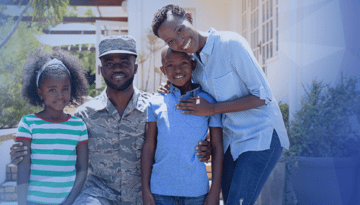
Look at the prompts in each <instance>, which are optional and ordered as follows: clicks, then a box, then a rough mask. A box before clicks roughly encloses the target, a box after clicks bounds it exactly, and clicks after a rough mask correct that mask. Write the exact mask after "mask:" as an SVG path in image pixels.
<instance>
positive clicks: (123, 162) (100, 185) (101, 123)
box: [75, 88, 150, 205]
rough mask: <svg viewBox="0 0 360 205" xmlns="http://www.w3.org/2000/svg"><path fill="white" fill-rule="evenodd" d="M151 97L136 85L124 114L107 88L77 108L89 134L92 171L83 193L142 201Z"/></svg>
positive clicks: (76, 114)
mask: <svg viewBox="0 0 360 205" xmlns="http://www.w3.org/2000/svg"><path fill="white" fill-rule="evenodd" d="M149 97H150V95H149V94H148V93H144V92H142V91H139V90H138V89H136V88H134V94H133V97H132V99H131V100H130V102H129V104H128V105H127V107H126V109H125V111H124V114H123V116H120V115H119V113H118V111H117V110H116V109H115V107H114V105H113V104H112V103H111V101H110V100H109V99H108V97H107V95H106V89H105V90H104V91H103V92H102V93H101V94H100V95H99V96H97V97H95V98H94V99H93V100H91V101H89V102H87V103H85V104H83V105H82V106H80V107H79V108H78V109H77V110H76V111H75V116H77V117H80V118H81V119H83V121H84V122H85V123H86V126H87V129H88V135H89V143H88V146H89V173H88V177H87V179H86V182H85V185H84V189H83V190H82V191H83V192H85V193H87V194H90V195H92V196H96V197H103V198H106V199H109V200H113V201H117V202H118V203H119V204H123V205H125V204H136V205H137V204H142V195H141V171H140V166H141V162H140V156H141V148H142V145H143V143H144V138H145V124H146V106H147V104H148V99H149Z"/></svg>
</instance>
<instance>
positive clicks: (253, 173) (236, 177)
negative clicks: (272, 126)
mask: <svg viewBox="0 0 360 205" xmlns="http://www.w3.org/2000/svg"><path fill="white" fill-rule="evenodd" d="M281 153H282V147H281V144H280V140H279V137H278V135H277V133H276V131H275V130H274V132H273V135H272V139H271V145H270V149H267V150H263V151H248V152H244V153H242V154H240V156H239V157H238V158H237V159H236V160H235V161H234V160H233V158H232V156H231V153H230V147H229V148H228V149H227V151H226V153H225V155H224V171H223V175H222V182H221V188H222V193H223V198H224V204H226V205H239V204H241V205H250V204H251V205H252V204H254V203H255V202H256V199H257V198H258V197H259V195H260V192H261V190H262V188H263V186H264V185H265V182H266V180H267V178H268V177H269V175H270V173H271V171H272V170H273V169H274V167H275V165H276V163H277V162H278V160H279V158H280V156H281Z"/></svg>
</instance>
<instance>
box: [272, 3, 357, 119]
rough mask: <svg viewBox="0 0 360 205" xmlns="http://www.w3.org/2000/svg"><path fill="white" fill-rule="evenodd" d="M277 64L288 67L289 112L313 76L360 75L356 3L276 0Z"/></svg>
mask: <svg viewBox="0 0 360 205" xmlns="http://www.w3.org/2000/svg"><path fill="white" fill-rule="evenodd" d="M279 9H280V11H279V23H280V25H279V26H280V28H279V32H280V41H279V49H280V53H279V64H280V69H288V70H289V72H290V73H287V76H288V77H287V79H285V80H288V81H289V82H288V83H287V84H288V85H289V86H288V87H289V90H288V93H289V102H290V116H292V114H294V112H295V111H296V110H297V109H298V108H299V103H300V100H301V96H302V95H303V94H304V89H303V87H302V85H305V86H306V85H309V84H310V83H311V82H312V80H314V79H317V80H318V81H323V83H325V84H328V83H329V84H335V83H337V82H338V80H339V79H340V77H341V74H343V75H344V76H354V77H358V78H359V77H360V69H359V67H360V66H359V65H360V58H359V47H360V44H359V42H360V41H359V40H358V36H359V28H360V22H359V21H358V19H359V14H358V13H359V12H358V11H359V9H360V4H359V3H356V2H350V1H346V2H345V1H341V0H298V1H286V0H280V2H279Z"/></svg>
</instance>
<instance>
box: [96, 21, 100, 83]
mask: <svg viewBox="0 0 360 205" xmlns="http://www.w3.org/2000/svg"><path fill="white" fill-rule="evenodd" d="M95 25H96V44H95V50H96V56H95V59H96V63H95V66H96V73H95V83H96V84H95V85H96V86H95V88H96V89H99V88H101V73H100V70H99V67H100V65H101V62H100V59H99V58H98V56H99V43H100V36H101V24H100V23H99V22H98V21H96V22H95Z"/></svg>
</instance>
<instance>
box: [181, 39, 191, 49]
mask: <svg viewBox="0 0 360 205" xmlns="http://www.w3.org/2000/svg"><path fill="white" fill-rule="evenodd" d="M190 43H191V39H189V41H188V42H187V43H186V45H185V46H184V47H183V49H184V50H186V49H188V48H189V47H190Z"/></svg>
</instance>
